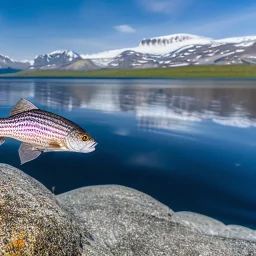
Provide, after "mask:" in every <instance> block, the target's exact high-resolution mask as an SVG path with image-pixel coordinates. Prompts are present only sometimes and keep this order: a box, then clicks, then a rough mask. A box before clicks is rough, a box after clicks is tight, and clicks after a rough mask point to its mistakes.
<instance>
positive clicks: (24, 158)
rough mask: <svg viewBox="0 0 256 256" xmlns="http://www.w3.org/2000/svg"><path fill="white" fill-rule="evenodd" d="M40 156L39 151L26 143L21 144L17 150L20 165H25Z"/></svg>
mask: <svg viewBox="0 0 256 256" xmlns="http://www.w3.org/2000/svg"><path fill="white" fill-rule="evenodd" d="M40 154H41V151H39V150H37V149H36V148H34V146H33V145H31V144H28V143H22V144H21V145H20V148H19V156H20V162H21V164H25V163H27V162H30V161H32V160H34V159H36V158H37V157H39V156H40Z"/></svg>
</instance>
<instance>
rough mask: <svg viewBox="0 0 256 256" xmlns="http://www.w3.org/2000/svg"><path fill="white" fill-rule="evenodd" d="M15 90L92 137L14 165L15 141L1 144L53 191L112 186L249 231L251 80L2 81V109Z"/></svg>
mask: <svg viewBox="0 0 256 256" xmlns="http://www.w3.org/2000/svg"><path fill="white" fill-rule="evenodd" d="M22 97H23V98H26V99H28V100H30V101H32V102H33V103H34V104H35V105H36V106H38V107H39V108H42V109H44V110H48V111H51V112H54V113H56V114H59V115H62V116H64V117H66V118H68V119H70V120H72V121H74V122H76V123H77V124H79V125H80V126H82V127H83V128H84V129H85V130H86V131H87V132H89V133H90V134H91V135H92V136H93V137H94V138H95V139H96V140H97V141H98V143H99V144H98V145H97V147H96V151H94V152H93V153H90V154H79V153H59V152H58V153H57V152H56V153H44V154H42V155H41V156H40V157H39V158H37V159H36V160H34V161H32V162H29V163H27V164H25V165H22V166H20V160H19V157H18V148H19V144H20V143H19V142H17V141H14V140H11V139H8V140H7V141H6V143H5V144H3V145H2V146H1V147H0V162H3V163H7V164H10V165H13V166H15V167H17V168H20V169H21V170H23V171H24V172H26V173H27V174H29V175H31V176H32V177H34V178H35V179H37V180H39V181H40V182H41V183H43V184H44V185H45V186H46V187H48V188H49V189H50V190H52V188H53V187H55V190H54V191H55V193H56V194H59V193H62V192H65V191H69V190H72V189H76V188H79V187H83V186H89V185H101V184H120V185H124V186H129V187H132V188H135V189H138V190H140V191H142V192H145V193H147V194H149V195H151V196H153V197H154V198H156V199H157V200H159V201H161V202H162V203H164V204H166V205H168V206H169V207H170V208H171V209H172V210H174V211H181V210H182V211H184V210H185V211H193V212H197V213H201V214H205V215H208V216H211V217H214V218H217V219H219V220H221V221H223V222H224V223H226V224H239V225H244V226H247V227H250V228H254V229H256V141H255V138H256V80H247V81H246V80H240V81H239V80H217V79H216V80H191V81H190V80H130V79H121V80H114V79H113V80H111V79H106V80H104V79H0V112H1V113H0V116H1V117H5V116H8V114H9V112H10V111H11V109H12V107H13V106H14V105H15V104H16V103H17V102H18V101H19V100H20V98H22Z"/></svg>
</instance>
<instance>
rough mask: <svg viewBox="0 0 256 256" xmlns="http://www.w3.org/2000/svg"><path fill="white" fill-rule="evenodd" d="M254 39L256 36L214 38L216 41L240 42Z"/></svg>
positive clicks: (255, 39)
mask: <svg viewBox="0 0 256 256" xmlns="http://www.w3.org/2000/svg"><path fill="white" fill-rule="evenodd" d="M248 41H249V42H250V41H256V36H242V37H230V38H224V39H219V40H215V42H217V43H242V42H248Z"/></svg>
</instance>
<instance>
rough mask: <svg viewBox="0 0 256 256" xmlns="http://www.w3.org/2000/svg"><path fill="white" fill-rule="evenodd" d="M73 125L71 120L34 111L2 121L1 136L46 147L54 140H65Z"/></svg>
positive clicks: (0, 121) (0, 125)
mask: <svg viewBox="0 0 256 256" xmlns="http://www.w3.org/2000/svg"><path fill="white" fill-rule="evenodd" d="M56 117H57V119H56ZM56 120H57V121H56ZM72 125H73V124H72V123H71V122H70V121H69V120H66V119H64V118H61V117H59V116H57V115H52V114H51V113H48V112H46V111H43V110H33V111H28V112H25V113H21V114H17V115H15V116H12V117H10V118H5V119H2V120H0V136H1V137H10V138H13V139H17V140H22V141H24V142H27V143H31V144H37V145H40V144H43V145H45V144H46V143H47V142H51V141H52V140H59V139H64V138H65V137H66V136H67V134H68V133H69V132H70V131H71V130H72V129H73V126H72ZM10 128H11V129H10ZM28 135H30V136H28ZM40 138H43V139H44V141H43V142H42V140H40Z"/></svg>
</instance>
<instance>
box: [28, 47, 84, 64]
mask: <svg viewBox="0 0 256 256" xmlns="http://www.w3.org/2000/svg"><path fill="white" fill-rule="evenodd" d="M77 60H81V57H80V55H79V54H78V53H75V52H73V51H69V50H61V51H55V52H51V53H49V54H44V55H39V56H36V57H35V59H34V63H33V68H34V69H59V68H61V67H62V66H64V65H68V64H70V63H72V62H74V61H77Z"/></svg>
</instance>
